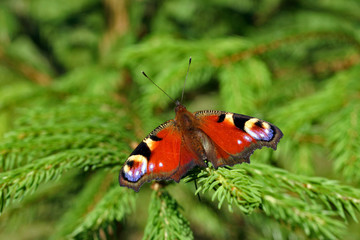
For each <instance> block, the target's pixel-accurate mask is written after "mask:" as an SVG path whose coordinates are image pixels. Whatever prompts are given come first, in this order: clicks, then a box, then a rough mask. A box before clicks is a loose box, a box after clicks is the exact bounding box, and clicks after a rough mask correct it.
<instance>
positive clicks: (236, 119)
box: [233, 114, 249, 131]
mask: <svg viewBox="0 0 360 240" xmlns="http://www.w3.org/2000/svg"><path fill="white" fill-rule="evenodd" d="M233 120H234V124H235V126H236V127H237V128H239V129H241V130H243V131H244V126H245V123H246V122H247V121H248V120H249V119H246V118H243V117H240V116H235V114H234V115H233Z"/></svg>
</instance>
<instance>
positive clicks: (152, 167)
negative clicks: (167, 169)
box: [149, 163, 155, 172]
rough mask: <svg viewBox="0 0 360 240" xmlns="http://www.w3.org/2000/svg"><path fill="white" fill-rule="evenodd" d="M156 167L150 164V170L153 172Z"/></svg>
mask: <svg viewBox="0 0 360 240" xmlns="http://www.w3.org/2000/svg"><path fill="white" fill-rule="evenodd" d="M154 167H155V166H154V164H153V163H150V164H149V169H150V171H151V172H152V171H153V170H154Z"/></svg>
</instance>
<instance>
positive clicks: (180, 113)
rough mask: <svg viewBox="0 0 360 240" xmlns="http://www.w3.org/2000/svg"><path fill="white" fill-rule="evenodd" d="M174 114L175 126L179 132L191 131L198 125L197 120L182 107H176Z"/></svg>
mask: <svg viewBox="0 0 360 240" xmlns="http://www.w3.org/2000/svg"><path fill="white" fill-rule="evenodd" d="M175 113H176V116H175V125H176V126H177V128H178V129H179V130H181V131H192V130H194V129H195V128H196V126H197V125H198V122H199V120H198V119H197V118H196V117H195V116H194V114H193V113H191V112H189V111H188V110H187V109H186V107H184V106H183V105H181V104H180V105H177V106H176V108H175Z"/></svg>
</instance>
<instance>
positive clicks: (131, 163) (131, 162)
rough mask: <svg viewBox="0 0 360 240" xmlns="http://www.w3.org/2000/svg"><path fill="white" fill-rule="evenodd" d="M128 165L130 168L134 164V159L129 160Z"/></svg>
mask: <svg viewBox="0 0 360 240" xmlns="http://www.w3.org/2000/svg"><path fill="white" fill-rule="evenodd" d="M126 165H128V166H129V167H130V168H132V167H133V166H134V161H127V162H126Z"/></svg>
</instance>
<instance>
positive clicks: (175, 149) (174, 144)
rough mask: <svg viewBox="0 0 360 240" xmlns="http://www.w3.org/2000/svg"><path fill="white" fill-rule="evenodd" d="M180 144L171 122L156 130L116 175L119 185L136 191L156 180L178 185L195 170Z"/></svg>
mask: <svg viewBox="0 0 360 240" xmlns="http://www.w3.org/2000/svg"><path fill="white" fill-rule="evenodd" d="M181 142H182V138H181V133H180V132H179V131H178V130H177V129H176V128H175V127H174V121H173V120H170V121H167V122H166V123H164V124H162V125H160V126H159V127H157V128H156V129H155V130H154V131H152V132H151V133H150V134H149V135H148V136H147V137H146V138H145V139H144V140H143V141H142V142H141V143H140V144H139V145H138V146H137V147H136V149H135V150H134V151H133V152H132V153H131V155H130V156H129V158H128V159H127V160H126V162H125V164H124V166H123V167H122V169H121V171H120V175H119V183H120V185H121V186H126V187H128V188H132V189H134V190H135V191H139V189H140V187H141V185H142V184H144V183H145V182H150V181H151V180H155V179H156V180H166V179H173V180H175V181H177V182H178V181H179V180H180V178H181V177H182V176H183V175H184V174H185V173H186V172H187V171H188V170H189V168H192V167H193V166H194V163H193V159H194V158H195V155H193V154H192V152H191V151H188V150H187V149H186V148H185V147H184V146H183V144H182V143H181Z"/></svg>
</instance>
